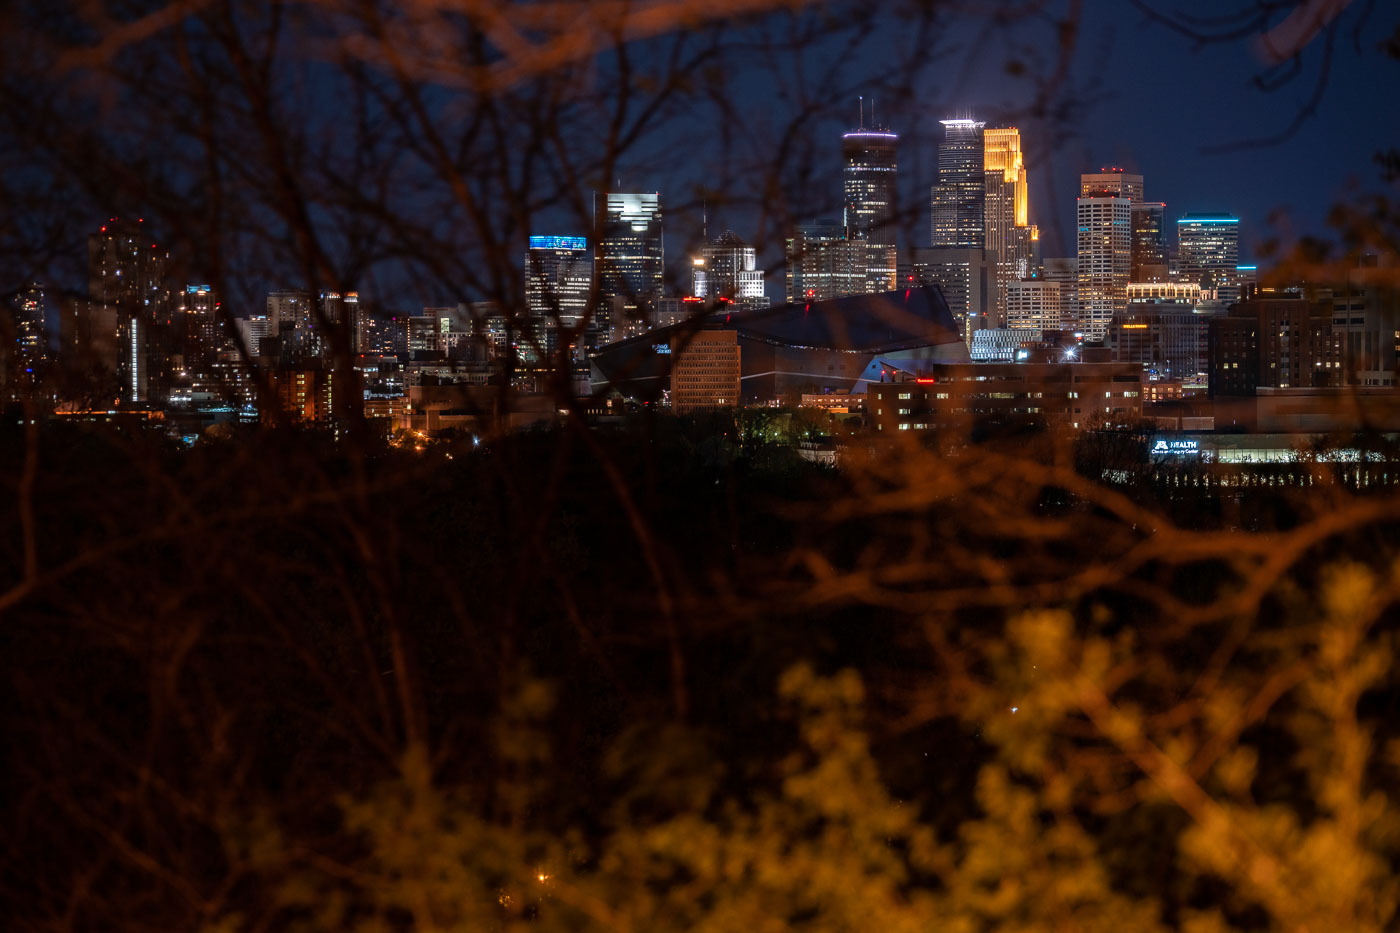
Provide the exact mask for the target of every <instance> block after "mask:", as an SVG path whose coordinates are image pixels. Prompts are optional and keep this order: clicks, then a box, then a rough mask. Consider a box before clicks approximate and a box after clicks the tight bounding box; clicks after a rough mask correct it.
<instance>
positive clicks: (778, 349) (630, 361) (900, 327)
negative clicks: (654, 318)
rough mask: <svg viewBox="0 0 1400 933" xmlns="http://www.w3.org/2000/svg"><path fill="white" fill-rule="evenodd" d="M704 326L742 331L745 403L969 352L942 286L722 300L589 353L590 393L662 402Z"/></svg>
mask: <svg viewBox="0 0 1400 933" xmlns="http://www.w3.org/2000/svg"><path fill="white" fill-rule="evenodd" d="M705 330H732V331H734V332H736V334H737V335H738V338H737V339H738V343H739V363H740V380H739V382H740V401H741V403H742V404H755V403H763V402H767V401H770V400H779V401H783V402H788V401H790V400H793V399H799V398H800V397H801V396H802V395H822V394H835V393H855V394H859V393H863V392H865V391H866V387H867V386H868V385H869V384H870V383H871V382H876V383H878V382H880V381H881V380H882V378H883V379H892V378H893V376H894V374H895V373H896V372H901V371H902V372H907V373H917V372H918V371H919V369H920V367H921V366H927V365H932V364H935V363H956V362H965V361H967V360H968V354H967V345H966V344H965V343H963V341H962V337H961V336H960V334H959V332H958V327H957V324H956V322H955V321H954V320H953V315H952V313H951V312H950V311H949V310H948V305H947V303H946V302H945V301H944V300H943V295H942V293H940V292H939V290H938V289H937V287H935V286H923V287H918V288H908V289H900V290H897V291H892V292H880V293H877V294H873V295H851V296H849V297H845V298H835V299H831V300H829V301H811V302H794V303H792V304H785V305H779V306H777V307H773V308H761V309H757V310H746V311H733V310H729V308H727V307H726V306H724V305H720V306H718V307H714V308H712V309H710V310H709V311H708V312H705V313H701V314H697V315H696V316H695V317H693V318H691V319H690V320H687V321H684V322H682V323H679V324H674V325H672V326H669V327H662V328H657V329H656V330H652V331H648V332H647V333H645V334H640V335H638V336H636V337H631V338H628V339H626V340H620V341H618V342H616V343H613V344H609V345H608V346H605V347H601V348H599V350H598V351H597V352H596V353H594V354H593V355H592V357H590V364H591V365H590V370H591V373H590V381H591V383H592V389H593V391H594V393H595V394H601V393H605V392H607V391H609V389H616V390H617V391H618V392H620V393H621V394H622V395H624V396H626V397H628V398H632V399H635V400H638V401H643V402H655V401H658V400H660V399H661V398H662V396H663V393H665V392H666V391H667V390H669V388H670V379H671V369H672V362H673V360H674V358H675V356H676V355H678V354H682V353H684V352H685V347H686V345H687V338H689V337H691V336H692V335H694V334H697V333H699V332H701V331H705Z"/></svg>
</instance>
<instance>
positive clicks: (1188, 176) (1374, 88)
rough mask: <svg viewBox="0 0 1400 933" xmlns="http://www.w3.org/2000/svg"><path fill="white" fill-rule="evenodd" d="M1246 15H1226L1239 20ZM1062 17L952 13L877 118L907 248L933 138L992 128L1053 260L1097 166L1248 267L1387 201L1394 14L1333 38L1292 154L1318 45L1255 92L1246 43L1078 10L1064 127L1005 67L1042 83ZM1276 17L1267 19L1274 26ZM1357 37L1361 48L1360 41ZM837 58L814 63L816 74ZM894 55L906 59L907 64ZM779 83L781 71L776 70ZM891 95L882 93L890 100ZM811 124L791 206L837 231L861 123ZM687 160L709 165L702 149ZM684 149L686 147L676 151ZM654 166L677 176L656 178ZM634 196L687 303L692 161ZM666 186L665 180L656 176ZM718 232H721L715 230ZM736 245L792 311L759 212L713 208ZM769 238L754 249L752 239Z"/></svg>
mask: <svg viewBox="0 0 1400 933" xmlns="http://www.w3.org/2000/svg"><path fill="white" fill-rule="evenodd" d="M1246 6H1247V4H1245V3H1237V4H1233V5H1231V6H1230V7H1229V8H1230V9H1235V8H1245V7H1246ZM1160 8H1161V9H1163V10H1169V11H1173V12H1184V13H1187V14H1201V15H1217V16H1218V15H1220V14H1221V13H1222V11H1223V10H1224V9H1226V7H1222V5H1221V3H1220V2H1219V0H1215V2H1203V0H1186V2H1182V3H1176V4H1172V5H1170V6H1168V5H1161V7H1160ZM1067 9H1068V4H1065V3H1061V4H1054V5H1052V10H1051V12H1050V13H1048V14H1046V15H1043V16H1021V17H1017V18H1013V19H1012V21H1011V22H1010V24H1009V25H1007V24H1004V23H997V22H993V21H992V20H990V19H989V18H987V17H984V16H982V15H981V14H980V13H979V11H978V9H977V8H975V7H959V8H958V9H957V10H956V11H955V12H954V13H953V14H952V15H950V16H949V17H948V18H947V19H946V20H945V22H946V28H945V29H943V31H941V32H940V34H939V38H938V42H937V43H936V47H934V48H930V49H928V51H927V57H928V60H929V62H930V64H929V66H928V67H927V68H926V69H925V70H924V71H923V73H922V75H921V77H920V79H919V80H920V84H919V85H918V86H915V87H910V88H906V89H902V90H904V91H905V93H906V99H905V100H903V101H895V102H893V103H892V104H891V103H889V101H888V99H886V100H884V101H882V103H881V110H880V112H879V118H880V119H879V122H881V123H888V124H890V125H891V127H892V128H893V129H894V130H896V131H897V132H899V134H900V153H899V170H900V198H901V201H902V211H901V213H902V214H903V215H904V221H903V231H902V233H901V246H904V247H907V246H910V245H913V246H923V245H927V242H928V239H927V238H928V197H929V186H930V185H931V184H932V183H933V182H934V181H935V180H936V178H935V174H936V158H937V153H936V147H937V142H938V140H939V138H941V127H939V124H938V122H937V121H938V120H939V119H941V118H944V117H950V116H964V115H968V114H971V115H973V116H976V117H977V118H978V119H982V120H985V121H987V123H988V125H1014V126H1018V127H1019V128H1020V129H1021V131H1022V145H1023V148H1024V150H1025V152H1026V154H1027V161H1028V165H1029V169H1030V178H1029V181H1030V196H1031V221H1032V222H1034V223H1037V224H1039V226H1040V228H1041V231H1042V253H1043V255H1044V256H1047V257H1050V256H1073V255H1074V254H1075V246H1074V237H1073V230H1074V210H1075V203H1074V199H1075V197H1076V195H1077V192H1078V182H1079V174H1080V173H1081V172H1087V171H1097V170H1098V168H1099V167H1100V166H1102V165H1120V166H1123V167H1124V168H1126V169H1127V170H1129V171H1136V172H1139V173H1141V174H1142V175H1143V176H1144V183H1145V186H1146V195H1147V198H1148V199H1149V200H1153V201H1165V202H1166V204H1167V223H1168V228H1169V233H1168V237H1169V239H1170V238H1172V237H1174V230H1175V220H1176V218H1178V217H1180V216H1181V215H1182V214H1184V213H1186V212H1188V211H1226V212H1230V213H1233V214H1235V215H1236V216H1238V217H1239V218H1241V221H1242V225H1241V240H1242V242H1241V260H1242V261H1251V260H1253V259H1256V258H1257V255H1256V253H1257V248H1258V245H1259V243H1260V242H1261V241H1262V240H1265V239H1267V238H1270V237H1279V238H1281V239H1282V240H1284V241H1285V242H1287V241H1289V240H1291V239H1293V238H1294V237H1296V236H1299V235H1312V236H1326V235H1327V233H1328V230H1327V227H1326V215H1327V212H1328V210H1329V208H1330V207H1331V206H1332V205H1333V204H1335V203H1337V202H1338V201H1341V200H1346V199H1348V198H1350V197H1351V196H1352V195H1353V194H1355V193H1356V192H1357V191H1366V192H1372V193H1374V192H1376V191H1377V190H1380V189H1381V188H1382V186H1383V185H1384V182H1383V180H1382V179H1381V176H1380V171H1379V169H1378V167H1377V166H1376V164H1375V162H1374V156H1375V154H1376V153H1377V152H1378V151H1381V150H1383V149H1386V148H1389V147H1392V146H1394V145H1396V143H1397V140H1396V132H1395V129H1396V127H1395V119H1396V113H1397V111H1400V106H1397V105H1396V103H1395V100H1394V97H1395V93H1396V91H1400V62H1396V61H1395V60H1393V59H1390V58H1387V57H1386V56H1385V55H1384V53H1383V52H1381V51H1380V50H1379V45H1380V43H1381V42H1382V41H1383V40H1384V39H1385V37H1387V36H1389V35H1390V34H1392V33H1393V32H1394V30H1395V29H1396V26H1397V24H1400V17H1398V16H1397V12H1396V10H1395V8H1394V7H1392V6H1389V5H1387V4H1384V3H1376V4H1370V3H1367V2H1365V0H1353V2H1352V3H1351V4H1349V5H1348V6H1347V8H1346V9H1344V10H1343V12H1342V14H1341V16H1340V17H1339V19H1338V20H1337V21H1336V22H1337V31H1336V36H1335V44H1334V50H1333V54H1332V57H1331V62H1330V67H1329V68H1328V69H1327V82H1326V87H1325V89H1324V91H1323V94H1322V97H1321V100H1320V103H1319V104H1318V106H1317V108H1316V111H1315V113H1313V114H1312V115H1311V116H1309V117H1307V118H1306V119H1304V120H1303V121H1302V123H1301V125H1300V126H1298V127H1297V129H1296V130H1294V131H1293V132H1291V133H1289V134H1287V135H1286V136H1285V138H1281V139H1275V140H1274V141H1269V142H1263V143H1261V142H1260V141H1261V140H1270V139H1273V138H1274V137H1279V136H1284V134H1285V131H1286V130H1288V128H1289V126H1290V124H1292V123H1293V122H1294V121H1295V119H1296V118H1297V117H1298V115H1299V113H1300V112H1301V111H1303V110H1304V109H1305V107H1306V106H1307V104H1308V102H1309V100H1310V99H1311V98H1312V96H1313V94H1314V92H1315V90H1316V88H1317V85H1318V81H1319V77H1320V76H1321V75H1322V73H1323V67H1322V64H1323V57H1324V46H1325V40H1324V37H1323V35H1318V36H1317V37H1316V38H1315V39H1314V40H1313V41H1312V42H1311V43H1310V44H1308V45H1307V46H1306V47H1305V48H1304V50H1303V53H1302V56H1301V62H1300V68H1299V70H1298V71H1297V73H1296V74H1295V75H1294V76H1293V77H1292V78H1291V80H1288V81H1285V82H1283V83H1282V84H1281V85H1280V86H1278V87H1276V88H1274V89H1273V90H1264V89H1261V88H1260V87H1258V86H1257V85H1256V83H1255V79H1256V78H1258V77H1260V76H1264V75H1270V74H1278V73H1279V72H1280V71H1286V70H1287V68H1286V67H1285V68H1284V69H1279V70H1276V71H1274V72H1270V71H1269V70H1268V68H1267V66H1266V64H1265V62H1264V61H1263V60H1262V59H1261V58H1260V57H1259V56H1258V55H1257V54H1256V52H1255V51H1254V48H1253V45H1252V36H1251V37H1250V38H1238V39H1229V40H1221V41H1212V42H1206V43H1198V42H1196V41H1195V40H1193V39H1192V38H1191V37H1189V36H1187V35H1184V34H1182V33H1181V32H1179V31H1176V30H1174V29H1173V28H1172V27H1171V26H1169V25H1167V24H1165V23H1163V22H1159V21H1153V20H1151V19H1149V18H1148V17H1147V16H1146V15H1145V14H1144V13H1142V12H1141V11H1140V10H1139V9H1137V8H1135V7H1134V6H1132V5H1131V4H1130V3H1129V2H1128V0H1086V2H1085V3H1084V4H1083V8H1082V11H1081V13H1080V24H1081V28H1080V34H1079V38H1078V41H1077V43H1076V45H1075V49H1074V54H1073V59H1072V63H1071V67H1070V69H1069V72H1068V74H1067V75H1066V77H1065V79H1064V81H1063V82H1061V84H1060V86H1061V88H1062V95H1063V97H1064V98H1065V99H1066V100H1067V101H1068V102H1069V103H1068V106H1069V108H1070V111H1069V112H1068V114H1066V112H1065V111H1061V113H1060V116H1059V118H1058V119H1057V120H1052V121H1038V120H1037V119H1036V118H1035V117H1034V116H1033V115H1031V114H1030V113H1029V110H1030V107H1031V103H1032V100H1033V97H1034V93H1033V85H1032V81H1031V80H1030V79H1028V78H1026V77H1018V76H1015V75H1013V74H1011V73H1009V70H1008V68H1007V63H1008V62H1012V61H1020V62H1024V63H1027V64H1028V65H1029V68H1028V70H1029V71H1030V72H1032V73H1040V74H1045V73H1047V72H1048V70H1049V65H1050V64H1052V63H1053V59H1054V54H1055V48H1056V44H1055V27H1054V20H1055V19H1056V18H1057V17H1060V16H1063V15H1065V14H1066V11H1067ZM1277 19H1278V17H1275V20H1277ZM902 27H903V24H901V23H900V22H898V21H897V20H895V19H894V18H893V17H891V21H890V22H887V23H883V24H882V25H881V27H880V31H879V34H877V36H876V37H875V38H873V39H872V40H871V41H870V42H868V43H867V44H866V46H865V47H864V48H863V49H862V50H861V53H860V59H859V60H857V61H855V62H853V63H852V68H851V72H852V74H853V75H855V76H856V77H855V78H853V79H851V80H849V81H848V83H847V86H848V87H856V86H858V85H859V83H860V81H859V79H858V76H859V75H860V74H862V73H865V74H868V75H871V76H877V75H879V74H881V72H882V70H884V69H887V68H888V67H889V62H888V61H887V60H885V59H884V58H883V54H884V53H885V52H886V51H887V50H888V51H890V52H891V58H897V57H898V55H897V54H895V52H894V50H897V49H899V48H900V46H901V43H902V42H904V41H905V40H906V39H907V37H906V36H905V35H902V34H901V29H902ZM1358 27H1359V28H1360V32H1359V34H1358ZM838 53H839V51H838V49H837V48H836V47H835V46H833V47H832V48H830V49H820V48H817V49H810V50H808V53H807V54H808V58H809V59H811V60H816V61H820V60H822V59H823V58H826V59H830V58H831V57H832V56H834V55H836V54H838ZM899 54H907V50H905V51H902V52H900V53H899ZM782 67H783V66H779V70H781V69H782ZM764 81H765V84H764V85H763V93H756V92H753V91H752V90H750V91H748V92H747V93H745V95H744V96H745V97H746V98H748V99H746V100H745V101H744V102H743V103H744V105H745V106H746V107H747V112H748V113H749V114H751V119H752V121H753V126H755V127H757V129H754V130H753V133H754V135H755V137H756V139H755V142H754V148H755V150H756V151H757V152H759V153H762V152H765V151H771V150H764V149H763V146H764V145H765V140H764V138H763V137H764V130H763V127H764V126H765V125H766V124H768V123H773V124H781V123H782V120H783V118H784V117H785V116H786V114H785V112H784V107H785V106H787V104H786V102H785V101H784V100H783V98H782V96H781V93H780V92H777V91H775V90H774V89H773V88H771V87H770V86H768V84H767V81H768V79H767V76H766V74H765V76H764ZM885 93H886V94H889V93H890V91H889V90H888V89H887V90H886V91H885ZM827 104H828V109H826V110H825V111H824V112H823V113H822V114H820V115H819V116H818V117H817V118H816V119H815V120H813V121H812V123H811V124H810V127H809V131H810V133H811V135H812V137H813V139H814V140H815V141H816V144H817V147H816V148H817V152H816V153H815V161H816V163H817V164H818V168H819V170H820V172H821V173H825V175H826V177H825V179H823V180H814V183H813V184H812V186H811V187H810V188H808V189H807V190H803V191H797V192H794V193H792V195H791V205H790V206H791V208H792V209H793V210H795V211H799V212H802V213H804V214H805V216H804V217H802V218H801V219H804V220H815V219H820V218H830V219H838V218H839V214H840V210H839V198H840V189H839V185H840V182H839V171H840V134H841V132H842V131H843V130H846V129H850V128H853V127H854V125H855V124H856V122H857V114H858V112H859V111H858V109H857V108H858V105H857V101H856V98H855V95H854V91H852V92H851V99H850V100H849V101H846V100H840V101H828V102H827ZM686 145H688V146H693V147H696V149H697V150H698V148H700V147H703V145H704V143H703V141H696V140H688V141H687V143H686ZM678 148H680V147H678ZM658 164H665V165H668V166H670V168H669V170H660V169H658ZM634 166H635V167H636V169H637V171H636V172H635V174H634V175H633V176H632V177H633V178H634V179H635V180H634V181H633V182H632V184H633V185H634V186H635V188H636V190H661V191H662V192H663V195H665V197H666V203H667V204H668V208H667V218H666V238H667V244H666V251H667V259H668V265H669V266H670V267H671V274H672V276H673V278H674V285H675V287H677V288H684V287H685V286H686V285H688V282H685V281H682V280H683V279H684V278H685V276H686V271H687V270H686V269H685V268H684V257H685V256H686V254H687V253H688V251H689V250H691V249H693V248H694V247H695V246H696V245H698V237H699V233H700V231H699V216H698V214H699V211H698V210H691V209H690V206H689V205H687V204H685V201H686V198H685V196H684V193H685V192H686V190H687V185H688V183H693V182H694V179H695V177H696V176H697V172H696V170H695V168H694V163H693V162H690V161H689V160H687V159H680V160H674V159H669V160H668V159H658V160H655V161H651V162H650V163H648V162H647V161H646V160H642V161H638V162H634ZM658 172H660V174H657V173H658ZM717 214H718V215H719V220H718V222H717V220H716V215H717ZM723 227H733V228H734V229H735V230H736V231H738V232H740V233H741V235H743V236H745V237H746V238H747V239H749V240H750V241H751V242H755V243H756V244H757V245H758V246H759V248H760V251H761V256H762V262H763V264H764V265H765V267H766V268H767V269H768V271H769V277H768V292H769V295H770V296H772V297H774V298H775V299H779V300H780V299H781V296H782V289H783V285H782V277H783V273H782V266H783V258H782V249H781V239H780V237H781V236H782V235H783V234H782V233H780V231H779V230H778V229H777V228H776V225H773V224H772V223H771V218H770V225H769V227H768V228H767V230H766V231H762V230H761V229H760V227H761V225H760V224H759V223H758V222H757V221H756V219H755V216H754V213H753V211H752V210H746V209H744V208H742V207H738V206H733V207H729V208H721V209H719V210H718V211H716V210H715V208H714V206H713V204H712V205H711V213H710V234H711V235H714V234H715V233H716V232H717V229H719V228H723ZM760 234H761V235H760Z"/></svg>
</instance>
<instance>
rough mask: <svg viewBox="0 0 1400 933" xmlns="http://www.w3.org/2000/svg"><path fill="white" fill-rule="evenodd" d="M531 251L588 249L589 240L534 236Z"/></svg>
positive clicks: (569, 237)
mask: <svg viewBox="0 0 1400 933" xmlns="http://www.w3.org/2000/svg"><path fill="white" fill-rule="evenodd" d="M530 249H588V238H587V237H581V236H532V237H530Z"/></svg>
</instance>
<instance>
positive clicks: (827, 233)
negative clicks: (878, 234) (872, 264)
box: [787, 223, 868, 302]
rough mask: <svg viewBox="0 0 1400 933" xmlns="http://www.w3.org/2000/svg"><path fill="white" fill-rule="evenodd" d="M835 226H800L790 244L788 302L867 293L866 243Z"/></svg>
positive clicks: (817, 224) (838, 225)
mask: <svg viewBox="0 0 1400 933" xmlns="http://www.w3.org/2000/svg"><path fill="white" fill-rule="evenodd" d="M846 229H847V228H846V226H845V225H844V224H836V223H815V224H799V225H798V227H797V229H796V230H794V231H793V235H792V237H791V238H790V239H789V240H788V241H787V300H788V301H790V302H791V301H824V300H826V299H828V298H840V297H842V296H845V295H856V294H860V293H861V292H863V291H865V286H866V276H867V272H868V269H867V266H866V249H865V246H864V244H860V243H852V242H851V241H850V240H849V239H847V237H846Z"/></svg>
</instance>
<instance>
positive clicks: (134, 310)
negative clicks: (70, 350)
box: [84, 217, 169, 402]
mask: <svg viewBox="0 0 1400 933" xmlns="http://www.w3.org/2000/svg"><path fill="white" fill-rule="evenodd" d="M147 244H149V245H147ZM165 260H166V254H165V252H163V251H162V250H161V249H160V248H159V247H158V246H157V245H156V244H155V243H151V241H150V240H149V232H148V231H147V230H146V229H145V227H144V222H143V221H142V220H137V221H136V222H135V223H131V222H129V221H121V220H118V219H117V218H115V217H114V218H112V219H111V220H109V221H108V222H107V224H106V225H105V226H103V227H102V229H101V230H99V231H98V232H97V233H94V234H92V235H90V236H89V237H88V297H89V302H88V308H87V309H86V313H87V315H88V316H89V318H90V320H89V321H88V322H87V323H88V325H89V326H88V327H87V328H84V330H86V331H88V333H87V337H88V339H90V340H93V341H95V342H96V341H105V338H104V336H103V335H100V334H97V333H95V332H94V331H95V330H96V329H103V330H105V329H106V328H107V327H109V326H111V322H112V319H113V318H114V319H115V326H116V344H117V354H116V357H117V358H116V361H115V364H116V371H117V375H118V378H119V380H120V383H121V392H122V399H123V400H124V401H128V402H146V401H151V400H152V399H153V398H154V397H157V396H158V395H159V391H160V386H161V385H162V384H163V380H164V376H165V372H164V369H165V360H166V356H167V353H166V349H167V348H166V343H167V341H166V340H164V339H163V338H164V336H166V334H165V332H166V331H168V329H169V325H168V322H167V317H168V310H169V307H168V306H169V293H168V292H167V290H166V288H165V281H164V280H165ZM99 322H100V323H99ZM93 325H96V327H95V328H94V326H93Z"/></svg>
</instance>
